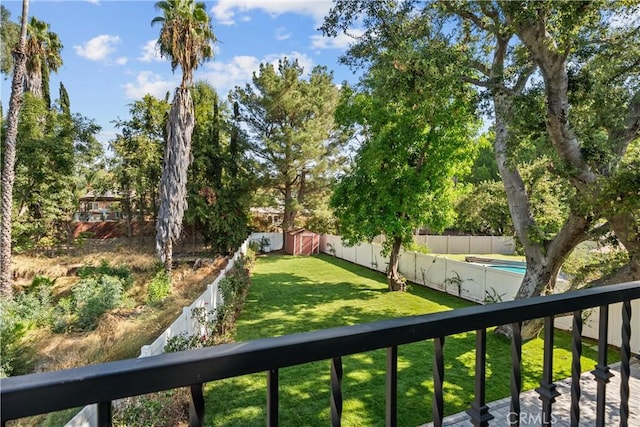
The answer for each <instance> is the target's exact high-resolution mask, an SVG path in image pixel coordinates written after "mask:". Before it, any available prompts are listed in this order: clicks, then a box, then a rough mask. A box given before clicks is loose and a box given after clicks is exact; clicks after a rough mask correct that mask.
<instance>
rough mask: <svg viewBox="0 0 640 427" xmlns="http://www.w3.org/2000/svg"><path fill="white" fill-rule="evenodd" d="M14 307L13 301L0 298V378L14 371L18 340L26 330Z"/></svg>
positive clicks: (18, 349)
mask: <svg viewBox="0 0 640 427" xmlns="http://www.w3.org/2000/svg"><path fill="white" fill-rule="evenodd" d="M16 308H17V303H16V302H15V301H11V300H5V299H1V300H0V354H1V355H2V357H1V358H0V378H3V377H7V376H10V375H12V374H13V373H14V371H15V361H16V358H17V356H18V354H19V352H20V340H21V339H22V337H23V336H24V334H25V332H26V327H25V325H24V322H23V321H22V319H20V317H19V316H18V313H17V312H16Z"/></svg>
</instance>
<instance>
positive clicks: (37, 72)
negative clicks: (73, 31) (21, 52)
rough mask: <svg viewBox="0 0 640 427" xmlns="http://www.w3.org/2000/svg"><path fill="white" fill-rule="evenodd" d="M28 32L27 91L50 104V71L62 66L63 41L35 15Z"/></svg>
mask: <svg viewBox="0 0 640 427" xmlns="http://www.w3.org/2000/svg"><path fill="white" fill-rule="evenodd" d="M27 34H28V38H27V45H26V50H25V53H26V54H27V76H26V78H25V91H27V92H30V93H32V94H33V95H34V96H36V97H38V98H40V99H45V100H46V101H47V104H48V105H49V106H50V105H51V96H50V95H49V72H50V71H53V72H56V71H58V69H59V68H60V67H61V66H62V57H61V56H60V52H61V51H62V43H60V39H59V38H58V35H57V34H56V33H53V32H51V31H49V24H47V23H46V22H44V21H39V20H38V19H36V18H33V17H32V18H31V19H30V20H29V25H28V26H27Z"/></svg>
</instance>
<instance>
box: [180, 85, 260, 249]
mask: <svg viewBox="0 0 640 427" xmlns="http://www.w3.org/2000/svg"><path fill="white" fill-rule="evenodd" d="M193 99H194V108H195V115H196V125H195V128H194V132H193V139H192V153H193V162H192V164H191V167H190V168H189V179H188V184H187V185H188V210H187V212H186V220H187V222H188V223H191V224H193V225H195V227H196V228H197V229H198V230H199V231H200V232H201V233H202V236H203V237H204V241H205V244H207V245H209V246H210V247H211V250H212V251H213V252H214V253H220V254H228V253H233V252H234V251H235V250H236V249H237V248H238V247H239V246H240V244H242V242H243V241H244V240H245V239H246V237H247V235H248V234H249V230H248V226H247V224H248V222H249V220H248V212H249V205H250V195H251V192H252V189H253V188H254V183H253V178H252V175H253V161H252V160H250V159H249V156H248V150H249V142H248V140H247V137H246V135H245V134H244V133H243V132H242V130H241V129H240V126H239V122H238V121H239V117H238V116H237V114H235V113H237V111H236V112H235V113H234V114H231V113H230V112H229V109H228V108H227V107H226V104H224V103H223V102H222V101H221V100H220V99H219V97H218V95H217V93H216V92H215V89H214V88H213V87H212V86H211V85H209V84H207V83H204V82H198V83H197V84H196V85H195V87H194V88H193Z"/></svg>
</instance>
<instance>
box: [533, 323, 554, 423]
mask: <svg viewBox="0 0 640 427" xmlns="http://www.w3.org/2000/svg"><path fill="white" fill-rule="evenodd" d="M536 391H537V392H538V394H539V395H540V400H542V425H543V426H545V427H547V426H550V425H551V405H552V403H553V402H555V401H556V397H558V396H560V393H558V391H557V390H556V385H555V384H554V383H553V316H548V317H545V318H544V361H543V366H542V381H540V387H538V388H537V389H536Z"/></svg>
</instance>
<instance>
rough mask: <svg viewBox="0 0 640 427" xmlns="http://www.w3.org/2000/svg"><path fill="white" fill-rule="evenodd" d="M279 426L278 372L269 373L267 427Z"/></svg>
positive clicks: (269, 371) (272, 370)
mask: <svg viewBox="0 0 640 427" xmlns="http://www.w3.org/2000/svg"><path fill="white" fill-rule="evenodd" d="M277 425H278V370H277V369H270V370H268V371H267V426H269V427H272V426H277Z"/></svg>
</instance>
